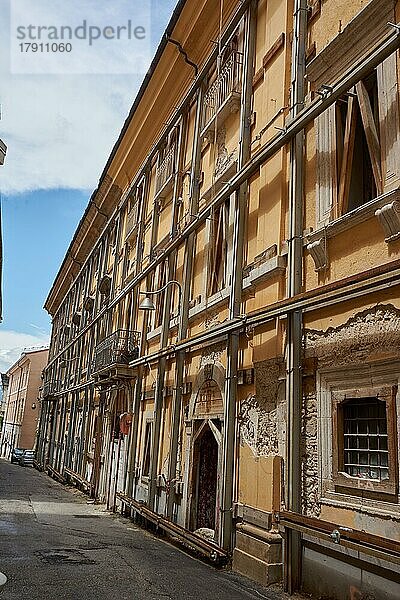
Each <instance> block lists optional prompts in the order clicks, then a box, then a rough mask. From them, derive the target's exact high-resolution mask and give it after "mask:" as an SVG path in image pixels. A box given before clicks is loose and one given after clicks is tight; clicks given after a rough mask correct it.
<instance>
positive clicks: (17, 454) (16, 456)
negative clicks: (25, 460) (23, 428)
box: [11, 448, 25, 464]
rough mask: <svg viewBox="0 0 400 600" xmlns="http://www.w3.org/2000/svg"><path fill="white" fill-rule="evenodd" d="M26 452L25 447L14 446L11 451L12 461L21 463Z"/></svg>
mask: <svg viewBox="0 0 400 600" xmlns="http://www.w3.org/2000/svg"><path fill="white" fill-rule="evenodd" d="M24 452H25V448H13V450H12V452H11V462H12V463H17V464H19V463H20V460H21V458H22V455H23V453H24Z"/></svg>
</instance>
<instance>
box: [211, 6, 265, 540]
mask: <svg viewBox="0 0 400 600" xmlns="http://www.w3.org/2000/svg"><path fill="white" fill-rule="evenodd" d="M256 27H257V2H256V0H252V1H251V2H250V4H249V8H248V11H247V14H246V33H245V51H244V73H243V86H242V104H241V113H240V140H239V161H238V169H239V170H240V169H241V168H242V167H243V165H244V164H246V162H247V161H248V160H249V158H250V113H251V105H252V92H253V87H252V82H253V73H254V54H255V40H256ZM247 195H248V185H247V183H244V184H242V185H241V186H240V188H239V190H238V191H237V192H236V193H235V195H234V199H235V221H234V228H233V252H232V268H231V273H232V276H231V293H230V298H229V318H230V319H234V318H235V317H237V316H239V315H240V312H241V304H242V267H243V241H244V226H245V214H246V204H247ZM231 198H232V197H231ZM239 341H240V336H239V334H238V333H231V334H229V336H228V346H227V355H228V357H227V374H226V385H225V403H224V429H223V472H222V496H221V531H220V543H221V545H222V547H223V548H224V549H225V550H231V549H232V546H233V488H234V473H235V439H236V435H235V433H236V398H237V368H238V352H239Z"/></svg>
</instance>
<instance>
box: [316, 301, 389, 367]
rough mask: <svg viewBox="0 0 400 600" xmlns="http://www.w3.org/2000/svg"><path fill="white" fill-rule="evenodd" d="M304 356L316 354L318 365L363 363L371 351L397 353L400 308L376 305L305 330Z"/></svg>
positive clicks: (375, 352)
mask: <svg viewBox="0 0 400 600" xmlns="http://www.w3.org/2000/svg"><path fill="white" fill-rule="evenodd" d="M304 348H305V355H306V357H310V356H313V357H317V358H318V363H319V365H320V366H324V367H325V366H329V365H333V364H334V365H345V364H348V363H349V362H359V363H360V364H362V363H363V362H365V361H366V360H368V358H369V356H370V355H371V354H372V353H373V354H374V355H376V354H379V353H380V354H388V353H391V354H395V355H396V356H399V355H400V310H399V309H397V308H395V307H394V306H393V305H391V304H385V305H377V306H375V307H374V308H368V309H366V310H364V311H363V312H360V313H359V314H357V315H355V316H354V317H351V318H350V319H349V320H348V321H347V322H346V323H344V324H343V325H340V326H339V327H336V328H333V327H330V328H329V329H327V330H326V331H315V330H306V331H305V333H304Z"/></svg>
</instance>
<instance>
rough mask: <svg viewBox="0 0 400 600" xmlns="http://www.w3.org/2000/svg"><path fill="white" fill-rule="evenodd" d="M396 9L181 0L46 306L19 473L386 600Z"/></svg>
mask: <svg viewBox="0 0 400 600" xmlns="http://www.w3.org/2000/svg"><path fill="white" fill-rule="evenodd" d="M399 12H400V7H399V6H398V3H397V2H395V1H393V0H371V1H369V2H366V1H363V0H355V1H354V2H352V3H348V2H342V1H340V2H338V1H334V0H326V2H323V3H322V2H320V1H319V0H312V2H311V3H307V2H305V1H304V0H295V2H294V3H292V2H282V0H271V1H268V2H266V1H264V0H249V1H246V0H244V1H241V2H238V1H237V0H221V1H217V0H203V1H202V2H194V1H192V0H186V1H184V0H181V1H180V2H179V3H178V5H177V7H176V10H175V12H174V14H173V16H172V19H171V22H170V24H169V26H168V28H167V31H166V34H165V36H164V38H163V41H162V43H161V44H160V46H159V48H158V51H157V53H156V56H155V58H154V61H153V63H152V66H151V68H150V71H149V73H148V75H147V76H146V78H145V81H144V83H143V85H142V88H141V90H140V92H139V94H138V97H137V99H136V101H135V103H134V105H133V107H132V110H131V112H130V114H129V116H128V119H127V121H126V122H125V125H124V127H123V129H122V131H121V134H120V137H119V139H118V141H117V143H116V145H115V147H114V150H113V152H112V154H111V156H110V158H109V160H108V163H107V165H106V167H105V170H104V172H103V174H102V177H101V179H100V182H99V186H98V189H97V190H96V191H95V192H94V194H93V195H92V198H91V200H90V202H89V204H88V207H87V209H86V212H85V214H84V216H83V218H82V220H81V222H80V224H79V227H78V229H77V231H76V233H75V235H74V238H73V240H72V242H71V245H70V247H69V250H68V252H67V254H66V256H65V259H64V261H63V263H62V265H61V267H60V271H59V273H58V275H57V278H56V280H55V282H54V284H53V287H52V289H51V291H50V293H49V296H48V298H47V301H46V304H45V307H46V309H47V310H48V312H49V313H50V315H51V316H52V320H53V330H52V340H51V348H50V355H49V362H48V365H47V368H46V371H45V380H44V385H43V398H42V410H41V426H40V435H39V439H38V461H39V462H40V463H41V465H42V466H43V468H46V469H47V470H48V471H49V473H51V474H52V475H53V476H55V477H58V478H62V479H63V480H64V479H68V480H70V481H74V482H75V483H76V484H78V485H80V486H82V487H83V488H85V489H87V490H88V491H89V492H90V493H91V494H92V495H93V496H95V497H97V498H99V499H100V500H102V501H104V502H106V503H107V505H108V506H109V507H111V508H113V507H115V506H122V507H123V508H125V509H126V510H129V511H131V512H132V514H142V515H143V516H144V517H145V518H146V519H148V520H150V521H153V522H157V523H158V524H159V526H160V527H162V528H164V529H166V530H167V531H174V532H175V533H176V534H177V535H178V534H179V535H181V536H182V537H186V539H190V541H191V543H192V544H194V545H196V544H197V546H198V547H199V548H200V549H201V550H203V551H204V552H208V553H209V554H210V555H211V556H214V557H216V558H218V557H219V556H223V555H224V554H228V555H229V556H232V559H233V567H234V568H235V569H236V570H238V571H239V572H242V573H244V574H247V575H249V576H251V577H254V578H255V579H257V580H258V581H261V582H262V583H264V584H268V583H270V582H273V581H277V580H279V579H280V578H282V577H283V578H284V581H285V583H286V587H287V589H289V591H292V590H294V589H298V588H300V587H302V588H303V589H305V590H308V591H310V592H314V593H318V594H325V595H329V596H330V597H333V598H350V597H351V598H361V597H363V594H365V595H366V594H370V596H368V597H371V598H377V599H378V598H379V599H380V598H384V599H385V600H386V599H387V600H389V599H390V600H392V599H394V598H398V597H399V595H400V593H399V590H400V579H399V575H398V573H399V561H400V549H399V540H400V504H399V501H400V496H399V488H398V481H399V452H398V434H399V431H398V430H399V425H400V403H399V399H398V396H397V389H398V379H399V376H400V354H399V344H398V337H399V318H400V297H399V285H400V279H399V276H400V260H399V259H400V257H399V251H400V246H399V244H400V242H399V239H400V217H399V214H400V212H399V206H400V204H399V198H400V187H399V186H400V160H399V158H400V152H399V143H400V136H399V125H400V121H399V96H398V58H399V57H398V47H399V46H400V37H399V35H398V34H399V28H398V27H397V26H396V23H397V22H398V21H400V18H399V14H398V13H399ZM390 23H391V25H390ZM199 530H200V532H199ZM196 531H197V532H198V534H194V533H193V532H196ZM200 534H201V535H200ZM206 537H207V538H208V540H207V539H206Z"/></svg>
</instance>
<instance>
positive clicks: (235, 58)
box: [201, 51, 242, 138]
mask: <svg viewBox="0 0 400 600" xmlns="http://www.w3.org/2000/svg"><path fill="white" fill-rule="evenodd" d="M241 87H242V54H241V53H240V52H236V51H235V52H232V54H231V55H230V56H229V58H228V59H227V60H226V61H225V63H224V64H223V65H222V67H221V70H220V72H219V74H218V76H217V79H216V80H215V81H214V82H213V83H212V84H211V85H210V87H209V88H208V90H207V91H206V93H205V96H204V117H203V123H204V126H203V129H202V132H201V135H202V137H208V138H209V137H210V136H211V135H214V133H215V125H216V122H217V117H218V126H220V125H222V123H223V122H224V121H225V119H226V118H227V117H228V115H230V114H231V113H234V112H237V111H238V110H239V107H240V96H241Z"/></svg>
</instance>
